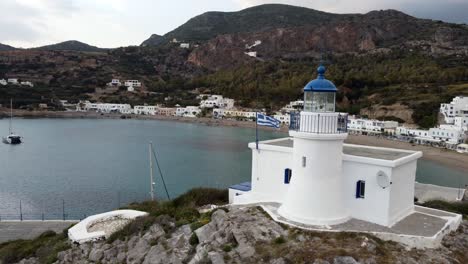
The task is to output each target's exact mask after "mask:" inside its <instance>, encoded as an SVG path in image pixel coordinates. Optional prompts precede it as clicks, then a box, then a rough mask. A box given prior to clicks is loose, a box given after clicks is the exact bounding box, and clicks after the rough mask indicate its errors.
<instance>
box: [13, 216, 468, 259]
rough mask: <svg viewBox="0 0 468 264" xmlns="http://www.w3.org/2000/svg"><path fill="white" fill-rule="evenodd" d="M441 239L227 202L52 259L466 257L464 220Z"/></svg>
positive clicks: (467, 232)
mask: <svg viewBox="0 0 468 264" xmlns="http://www.w3.org/2000/svg"><path fill="white" fill-rule="evenodd" d="M442 243H443V246H442V247H440V248H438V249H429V250H407V249H405V248H404V247H402V246H401V245H398V244H396V243H391V242H384V241H381V240H379V239H377V238H375V237H373V236H371V235H366V234H354V233H338V234H334V233H316V232H307V231H302V230H298V229H294V228H288V227H287V226H283V225H279V224H278V223H276V222H274V221H273V220H271V219H270V218H269V217H268V216H267V215H266V213H264V212H263V211H262V210H261V209H259V208H256V207H251V208H229V209H223V210H220V209H219V210H216V211H215V212H213V214H212V216H211V221H210V222H209V223H208V224H206V225H203V226H201V227H199V226H194V225H181V226H179V225H178V224H177V223H176V222H175V220H174V219H172V218H170V217H167V216H160V217H158V218H157V222H156V223H155V224H153V225H152V226H151V227H149V228H148V229H147V231H144V232H141V233H138V234H135V235H133V236H131V237H128V238H127V239H125V240H116V241H113V242H112V243H106V242H96V243H88V244H84V245H79V246H78V245H73V246H72V248H71V249H69V250H66V251H63V252H60V253H59V254H58V259H57V261H56V262H55V263H135V264H136V263H144V264H149V263H161V264H166V263H193V264H194V263H274V264H283V263H316V264H319V263H321V264H327V263H335V264H344V263H348V264H352V263H356V264H357V263H368V264H371V263H467V261H468V252H467V251H466V249H467V248H468V222H466V221H465V222H464V223H463V224H462V226H461V227H460V229H459V231H458V232H457V233H454V234H451V235H449V236H447V237H446V238H445V239H444V241H443V242H442ZM20 263H23V264H26V263H37V259H35V258H31V259H28V260H23V261H21V262H20Z"/></svg>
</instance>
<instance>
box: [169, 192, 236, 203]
mask: <svg viewBox="0 0 468 264" xmlns="http://www.w3.org/2000/svg"><path fill="white" fill-rule="evenodd" d="M173 202H174V205H175V206H176V207H181V206H203V205H207V204H226V203H228V202H229V194H228V190H226V189H223V190H219V189H213V188H195V189H192V190H190V191H188V192H186V193H184V194H182V195H181V196H179V197H177V198H176V199H174V200H173Z"/></svg>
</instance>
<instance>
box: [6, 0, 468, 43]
mask: <svg viewBox="0 0 468 264" xmlns="http://www.w3.org/2000/svg"><path fill="white" fill-rule="evenodd" d="M265 3H284V4H291V5H298V6H305V7H309V8H314V9H318V10H322V11H326V12H333V13H366V12H368V11H371V10H376V9H397V10H400V11H403V12H405V13H408V14H410V15H413V16H416V17H421V18H431V19H438V20H444V21H448V22H455V23H468V0H326V1H325V0H0V10H1V11H2V12H1V14H0V43H3V44H9V45H12V46H15V47H24V48H29V47H36V46H41V45H47V44H52V43H57V42H62V41H65V40H79V41H82V42H86V43H88V44H91V45H95V46H99V47H105V48H113V47H119V46H128V45H139V44H140V43H141V42H142V41H143V40H145V39H147V38H148V37H149V36H150V35H151V34H153V33H156V34H160V35H163V34H165V33H167V32H169V31H171V30H173V29H174V28H176V27H178V26H180V25H181V24H183V23H185V22H186V21H187V20H188V19H190V18H192V17H194V16H196V15H199V14H201V13H203V12H206V11H237V10H240V9H243V8H246V7H251V6H254V5H259V4H265Z"/></svg>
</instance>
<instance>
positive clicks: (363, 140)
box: [0, 109, 468, 173]
mask: <svg viewBox="0 0 468 264" xmlns="http://www.w3.org/2000/svg"><path fill="white" fill-rule="evenodd" d="M8 111H9V110H8V109H1V110H0V117H2V116H3V117H7V116H8V115H9V112H8ZM14 116H15V117H23V118H89V119H121V118H122V116H123V115H121V114H101V113H95V112H51V111H21V110H17V111H14ZM124 116H125V117H126V118H131V119H139V120H162V121H176V122H185V123H198V124H203V125H207V126H230V127H244V128H252V129H253V128H255V123H254V122H247V121H236V120H227V119H213V118H188V117H175V116H159V115H156V116H144V115H138V116H136V115H124ZM259 129H262V130H274V129H272V128H268V127H259ZM280 131H281V132H284V133H287V132H288V128H287V127H285V126H283V127H281V129H280ZM346 143H349V144H357V145H369V146H377V147H387V148H398V149H406V150H414V151H422V152H423V154H424V155H423V159H426V160H430V161H433V162H436V163H439V164H441V165H445V166H449V167H452V168H455V169H457V170H460V171H463V172H466V173H468V155H467V154H460V153H457V152H455V151H452V150H447V149H443V148H434V147H429V146H422V145H412V144H410V143H407V142H401V141H396V140H389V139H386V138H381V137H373V136H362V135H349V137H348V139H347V140H346Z"/></svg>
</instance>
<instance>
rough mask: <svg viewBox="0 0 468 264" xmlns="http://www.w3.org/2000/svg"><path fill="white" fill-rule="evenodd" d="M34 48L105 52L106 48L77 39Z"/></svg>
mask: <svg viewBox="0 0 468 264" xmlns="http://www.w3.org/2000/svg"><path fill="white" fill-rule="evenodd" d="M33 49H34V50H56V51H58V50H67V51H82V52H103V51H106V49H102V48H98V47H95V46H91V45H88V44H86V43H83V42H79V41H76V40H69V41H64V42H60V43H57V44H52V45H47V46H42V47H37V48H33Z"/></svg>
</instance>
